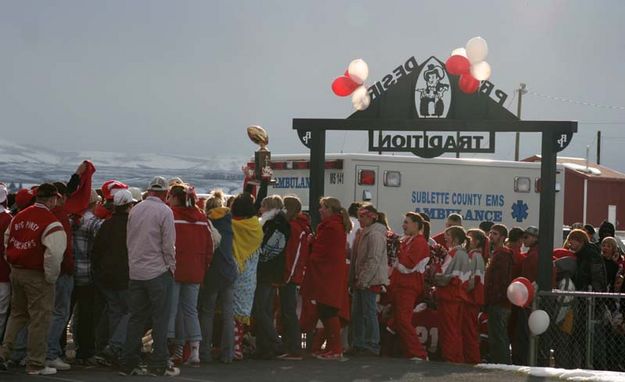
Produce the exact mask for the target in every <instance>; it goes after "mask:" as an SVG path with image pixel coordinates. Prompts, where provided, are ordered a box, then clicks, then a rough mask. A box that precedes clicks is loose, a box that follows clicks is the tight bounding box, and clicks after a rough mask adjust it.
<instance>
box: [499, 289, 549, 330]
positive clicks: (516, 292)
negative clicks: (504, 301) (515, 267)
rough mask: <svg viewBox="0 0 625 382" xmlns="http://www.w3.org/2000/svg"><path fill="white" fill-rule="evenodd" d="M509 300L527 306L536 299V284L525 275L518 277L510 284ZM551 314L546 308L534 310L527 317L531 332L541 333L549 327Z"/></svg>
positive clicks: (520, 305) (523, 306) (522, 306)
mask: <svg viewBox="0 0 625 382" xmlns="http://www.w3.org/2000/svg"><path fill="white" fill-rule="evenodd" d="M506 293H507V296H508V300H510V302H511V303H512V304H514V305H516V306H519V307H521V308H527V307H528V306H529V305H530V304H531V303H532V300H533V299H534V285H533V284H532V283H531V282H530V281H529V280H528V279H526V278H525V277H517V278H516V279H514V280H512V282H511V283H510V285H508V290H507V291H506ZM549 322H550V319H549V315H548V314H547V312H545V311H544V310H535V311H533V312H532V313H531V314H530V316H529V317H528V319H527V325H528V327H529V329H530V332H531V333H532V334H533V335H535V336H538V335H541V334H543V333H544V332H545V331H547V329H548V328H549Z"/></svg>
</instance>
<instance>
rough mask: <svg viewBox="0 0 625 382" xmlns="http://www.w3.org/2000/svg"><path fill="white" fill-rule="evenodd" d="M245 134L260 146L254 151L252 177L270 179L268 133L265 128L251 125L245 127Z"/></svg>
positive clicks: (259, 179)
mask: <svg viewBox="0 0 625 382" xmlns="http://www.w3.org/2000/svg"><path fill="white" fill-rule="evenodd" d="M247 136H248V137H250V139H251V140H252V142H254V143H256V144H257V145H259V146H260V148H259V149H258V150H257V151H256V152H255V153H254V177H255V178H256V180H258V181H261V180H264V181H268V182H271V181H272V179H271V178H272V175H273V174H272V171H271V152H270V151H269V150H268V149H267V145H268V144H269V135H267V132H266V131H265V129H263V128H262V127H260V126H258V125H252V126H249V127H248V128H247Z"/></svg>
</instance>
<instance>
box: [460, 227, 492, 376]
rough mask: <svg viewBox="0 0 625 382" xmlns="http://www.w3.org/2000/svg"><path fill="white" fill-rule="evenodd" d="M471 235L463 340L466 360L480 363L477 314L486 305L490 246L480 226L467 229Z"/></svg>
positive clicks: (468, 234) (469, 235)
mask: <svg viewBox="0 0 625 382" xmlns="http://www.w3.org/2000/svg"><path fill="white" fill-rule="evenodd" d="M467 236H468V237H469V240H470V242H469V248H468V249H469V269H470V270H471V275H470V277H469V280H467V283H466V289H467V297H468V299H467V302H466V303H465V304H464V306H463V319H462V342H463V343H464V361H465V362H466V363H471V364H478V363H480V361H481V356H480V332H479V324H478V320H477V316H478V315H479V313H480V310H481V308H482V306H483V305H484V269H485V266H484V257H485V256H484V254H485V253H488V247H489V246H490V244H489V242H488V239H487V238H486V234H485V233H484V231H482V230H481V229H479V228H474V229H470V230H468V231H467Z"/></svg>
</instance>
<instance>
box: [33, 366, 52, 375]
mask: <svg viewBox="0 0 625 382" xmlns="http://www.w3.org/2000/svg"><path fill="white" fill-rule="evenodd" d="M26 374H28V375H52V374H56V369H55V368H53V367H48V366H44V367H43V368H42V369H26Z"/></svg>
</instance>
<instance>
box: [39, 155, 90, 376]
mask: <svg viewBox="0 0 625 382" xmlns="http://www.w3.org/2000/svg"><path fill="white" fill-rule="evenodd" d="M94 172H95V167H94V166H93V164H92V163H91V162H89V161H83V162H82V163H81V164H80V165H79V166H78V168H77V169H76V172H75V173H74V174H73V175H72V177H71V179H70V181H69V183H68V184H67V185H66V184H64V183H62V182H55V183H54V185H55V186H56V188H57V190H58V191H59V192H60V194H61V195H60V197H59V198H58V202H57V204H56V206H55V207H54V208H53V209H52V210H51V212H52V213H53V214H54V216H56V217H57V219H58V220H59V221H60V222H61V224H62V225H63V229H64V230H65V234H66V236H67V246H66V249H65V253H64V255H63V262H62V263H61V274H60V275H59V277H58V279H57V281H56V290H55V293H54V312H53V315H52V323H51V324H50V331H49V333H48V355H47V358H46V359H47V361H46V363H47V364H48V366H50V367H53V368H56V369H57V370H69V369H70V368H71V366H70V365H69V364H68V363H67V362H64V361H63V360H62V359H61V357H62V356H63V353H64V352H63V350H62V347H61V344H60V341H61V337H62V336H63V335H64V333H65V328H66V325H67V322H68V321H69V318H70V314H71V312H70V306H71V298H72V292H73V289H74V249H73V230H72V226H73V222H72V221H71V220H70V218H71V217H76V216H79V215H81V214H83V213H84V211H85V210H86V209H87V207H88V205H89V197H90V195H91V177H92V176H93V173H94ZM37 192H39V190H37ZM85 195H86V196H87V197H86V198H85ZM78 361H79V362H80V361H82V359H79V360H78Z"/></svg>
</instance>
